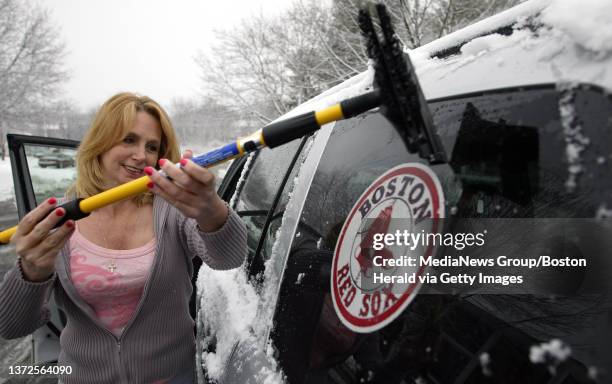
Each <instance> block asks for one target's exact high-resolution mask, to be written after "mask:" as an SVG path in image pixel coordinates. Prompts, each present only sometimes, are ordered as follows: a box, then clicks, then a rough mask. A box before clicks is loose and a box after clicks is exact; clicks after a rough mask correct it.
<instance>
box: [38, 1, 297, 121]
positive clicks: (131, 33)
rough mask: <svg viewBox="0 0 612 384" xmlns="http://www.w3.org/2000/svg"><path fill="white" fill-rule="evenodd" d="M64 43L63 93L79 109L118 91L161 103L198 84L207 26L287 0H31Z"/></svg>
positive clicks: (188, 93) (209, 38)
mask: <svg viewBox="0 0 612 384" xmlns="http://www.w3.org/2000/svg"><path fill="white" fill-rule="evenodd" d="M38 1H39V3H40V4H41V5H42V6H43V7H45V8H47V9H48V10H49V11H50V12H51V17H52V19H53V21H54V22H55V24H56V25H57V26H58V27H59V28H60V32H61V35H62V38H63V39H64V41H65V42H66V45H67V48H68V49H67V50H68V56H67V57H66V64H67V68H68V70H69V71H70V73H71V79H70V81H69V82H68V83H67V84H66V86H65V95H66V97H67V98H68V99H69V100H72V101H74V102H75V103H76V105H77V106H78V107H80V108H82V109H88V108H91V107H97V106H99V104H101V103H102V102H104V100H106V99H107V98H108V97H110V96H112V95H113V94H115V93H117V92H120V91H133V92H138V93H141V94H145V95H147V96H150V97H152V98H154V99H156V100H157V101H159V102H160V103H161V104H162V106H164V107H166V108H167V107H169V106H170V101H171V100H172V99H173V98H178V97H193V96H195V95H197V94H198V90H199V89H201V88H200V87H201V83H200V78H199V76H200V74H199V69H198V67H197V65H196V64H195V63H194V60H193V58H194V56H195V55H196V54H197V52H198V51H199V50H206V49H207V47H210V46H211V44H212V43H213V42H214V34H213V31H214V29H219V28H226V27H232V26H234V25H237V24H238V23H239V22H240V20H241V19H243V18H245V17H248V16H249V15H250V14H253V13H258V12H264V13H266V14H268V13H275V12H278V10H279V9H281V8H282V7H286V6H287V4H288V3H289V0H221V1H218V0H216V1H212V0H200V1H198V0H175V1H169V0H148V1H145V0H80V1H79V0H38Z"/></svg>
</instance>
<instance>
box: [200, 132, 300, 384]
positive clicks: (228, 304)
mask: <svg viewBox="0 0 612 384" xmlns="http://www.w3.org/2000/svg"><path fill="white" fill-rule="evenodd" d="M311 141H312V139H309V141H308V143H307V144H306V146H305V148H304V151H305V152H308V151H310V149H311V148H312V144H311ZM306 157H307V153H304V155H303V158H306ZM250 161H251V157H250V158H249V161H248V162H247V163H246V164H245V166H244V169H243V172H242V174H241V176H240V182H239V183H243V182H244V179H245V178H246V177H247V176H245V175H247V171H245V169H248V168H249V167H250ZM300 173H301V172H300ZM300 173H298V175H297V176H296V177H295V178H294V179H293V183H291V184H292V188H293V189H292V190H291V191H289V192H288V195H289V202H288V204H287V208H286V211H292V210H295V209H296V207H295V204H296V203H294V202H293V199H292V197H293V190H295V188H296V186H298V185H299V184H300ZM236 190H237V191H238V190H239V188H236ZM236 195H237V193H236V194H235V196H236ZM235 196H234V197H233V198H232V201H233V200H234V199H235ZM232 204H233V203H232ZM285 216H286V215H283V218H282V221H281V226H280V228H279V229H278V230H277V231H276V236H275V239H276V241H275V242H274V244H273V245H272V251H271V257H270V258H269V259H268V260H266V262H265V265H264V266H265V269H264V272H263V275H264V278H263V280H262V281H263V283H262V285H258V284H257V283H256V282H255V281H250V280H248V279H247V275H248V274H247V271H246V266H243V267H241V268H239V269H236V270H231V271H216V270H212V269H210V268H209V267H207V266H206V265H203V266H202V268H201V269H200V272H199V275H198V281H197V292H198V297H199V302H200V308H201V309H200V311H199V313H198V318H200V319H201V320H202V322H201V323H199V324H198V325H199V326H200V327H203V329H202V330H198V333H199V334H200V335H201V336H202V337H200V338H199V339H198V342H199V343H201V344H200V345H199V348H198V351H202V354H201V356H198V358H199V361H200V362H201V364H202V368H203V369H204V370H205V371H206V374H207V375H208V377H209V378H211V379H213V380H221V379H222V377H223V375H224V374H225V373H226V367H227V364H228V362H229V361H230V358H231V356H232V353H234V349H235V348H236V346H237V345H238V343H242V344H248V348H249V349H250V351H249V353H250V354H258V355H259V356H264V359H265V360H266V361H265V363H264V364H262V365H261V366H258V368H257V369H258V371H257V373H256V374H255V377H254V379H255V380H256V382H257V383H270V384H273V383H282V382H283V381H284V378H283V374H282V372H281V370H280V368H279V367H278V363H277V362H276V359H275V357H274V346H273V345H271V344H270V343H269V342H268V333H269V328H270V325H271V320H272V317H273V315H274V309H275V302H276V295H277V291H278V286H279V284H280V279H281V277H282V276H281V275H282V260H278V259H282V258H283V254H282V251H281V250H279V242H280V241H279V239H281V238H282V236H281V230H282V228H283V227H285V226H286V218H285ZM213 347H214V351H209V349H210V348H213Z"/></svg>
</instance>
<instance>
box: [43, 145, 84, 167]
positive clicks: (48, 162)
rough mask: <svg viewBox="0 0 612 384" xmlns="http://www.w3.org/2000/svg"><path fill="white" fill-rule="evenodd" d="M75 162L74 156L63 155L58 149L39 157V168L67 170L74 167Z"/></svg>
mask: <svg viewBox="0 0 612 384" xmlns="http://www.w3.org/2000/svg"><path fill="white" fill-rule="evenodd" d="M74 165H75V160H74V157H73V156H70V155H67V154H65V153H62V152H61V151H60V150H58V149H54V150H52V151H51V152H50V153H48V154H46V155H43V156H41V157H39V159H38V166H39V167H41V168H47V167H54V168H67V167H74Z"/></svg>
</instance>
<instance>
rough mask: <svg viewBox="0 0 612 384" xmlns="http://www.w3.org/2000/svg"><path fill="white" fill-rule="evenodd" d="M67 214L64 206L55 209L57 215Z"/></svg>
mask: <svg viewBox="0 0 612 384" xmlns="http://www.w3.org/2000/svg"><path fill="white" fill-rule="evenodd" d="M65 214H66V211H65V210H64V208H58V209H56V210H55V216H59V217H62V216H64V215H65Z"/></svg>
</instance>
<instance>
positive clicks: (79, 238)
mask: <svg viewBox="0 0 612 384" xmlns="http://www.w3.org/2000/svg"><path fill="white" fill-rule="evenodd" d="M155 246H156V240H155V238H153V239H152V240H151V241H149V242H148V243H147V244H145V245H143V246H141V247H138V248H134V249H127V250H115V249H107V248H104V247H101V246H99V245H96V244H94V243H92V242H91V241H89V240H87V239H86V238H85V237H84V236H83V235H82V234H81V232H80V231H79V229H78V225H77V230H76V231H74V233H73V234H72V236H71V237H70V277H71V280H72V283H73V284H74V286H75V287H76V290H77V292H78V293H79V295H81V297H82V298H83V299H84V300H85V302H87V304H89V305H90V306H91V307H92V308H93V310H94V312H95V314H96V316H98V318H99V319H100V321H101V322H102V324H103V325H104V326H105V327H106V328H107V329H108V330H110V331H111V332H112V333H113V334H114V335H115V336H117V337H119V336H121V332H123V329H124V328H125V326H126V325H127V323H128V322H129V321H130V319H131V318H132V316H133V315H134V312H135V311H136V307H137V306H138V302H139V301H140V297H141V296H142V293H143V291H144V286H145V283H146V281H147V277H148V276H149V271H150V270H151V265H152V264H153V258H154V256H155Z"/></svg>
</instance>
